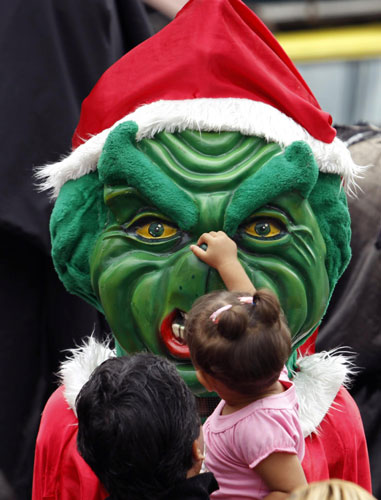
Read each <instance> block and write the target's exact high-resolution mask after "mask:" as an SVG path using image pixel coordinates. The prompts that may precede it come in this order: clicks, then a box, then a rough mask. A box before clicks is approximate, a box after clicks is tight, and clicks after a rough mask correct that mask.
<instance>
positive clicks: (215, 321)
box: [209, 304, 232, 323]
mask: <svg viewBox="0 0 381 500" xmlns="http://www.w3.org/2000/svg"><path fill="white" fill-rule="evenodd" d="M231 307H232V305H231V304H226V306H222V307H220V308H219V309H217V311H214V313H212V314H211V315H210V316H209V319H211V320H212V321H213V323H218V321H217V318H218V316H219V315H220V314H221V313H222V312H224V311H227V310H228V309H230V308H231Z"/></svg>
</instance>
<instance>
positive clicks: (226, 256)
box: [190, 231, 238, 271]
mask: <svg viewBox="0 0 381 500" xmlns="http://www.w3.org/2000/svg"><path fill="white" fill-rule="evenodd" d="M203 243H205V244H206V245H207V248H206V250H203V249H202V248H200V246H199V245H202V244H203ZM190 248H191V250H192V252H193V253H194V254H195V255H196V257H198V258H199V259H200V260H202V261H203V262H205V263H206V264H208V265H209V266H211V267H214V269H217V271H218V270H219V269H220V268H221V267H223V266H225V265H234V264H235V262H237V261H238V258H237V245H236V244H235V242H234V241H233V240H232V239H231V238H229V236H228V235H227V234H226V233H224V232H223V231H218V232H217V233H216V232H215V231H210V233H204V234H202V235H201V236H200V238H199V239H198V241H197V245H191V247H190Z"/></svg>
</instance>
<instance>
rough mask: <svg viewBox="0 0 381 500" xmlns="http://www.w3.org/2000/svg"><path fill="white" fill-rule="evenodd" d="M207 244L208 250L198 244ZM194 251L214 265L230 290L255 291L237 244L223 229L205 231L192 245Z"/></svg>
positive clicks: (197, 255) (252, 292) (200, 257)
mask: <svg viewBox="0 0 381 500" xmlns="http://www.w3.org/2000/svg"><path fill="white" fill-rule="evenodd" d="M202 244H206V245H207V248H206V250H203V249H202V248H200V247H199V246H198V245H202ZM190 248H191V250H192V252H193V253H194V254H195V255H196V257H198V258H199V259H201V260H202V261H203V262H205V263H206V264H208V265H209V266H211V267H214V269H216V270H217V271H218V273H219V275H220V276H221V278H222V281H223V282H224V283H225V286H226V288H227V289H228V290H230V291H239V292H248V293H250V294H251V295H253V294H254V293H255V287H254V285H253V284H252V282H251V281H250V279H249V277H248V276H247V274H246V271H245V270H244V268H243V267H242V265H241V263H240V261H239V260H238V256H237V245H236V244H235V242H234V241H233V240H232V239H231V238H229V236H228V235H227V234H225V233H224V232H223V231H218V232H215V231H211V232H210V233H204V234H202V235H201V236H200V238H199V239H198V242H197V245H191V247H190Z"/></svg>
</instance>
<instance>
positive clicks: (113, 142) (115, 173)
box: [98, 122, 199, 230]
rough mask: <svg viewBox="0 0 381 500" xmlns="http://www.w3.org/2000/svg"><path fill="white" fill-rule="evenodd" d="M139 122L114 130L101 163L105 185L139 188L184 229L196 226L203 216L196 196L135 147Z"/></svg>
mask: <svg viewBox="0 0 381 500" xmlns="http://www.w3.org/2000/svg"><path fill="white" fill-rule="evenodd" d="M137 129H138V128H137V125H136V124H135V123H134V122H125V123H122V124H121V125H119V126H118V127H116V128H115V129H114V130H113V131H112V132H110V134H109V136H108V138H107V141H106V143H105V145H104V148H103V151H102V154H101V157H100V159H99V163H98V171H99V178H100V180H101V181H102V182H103V183H104V184H121V183H124V184H126V185H127V186H131V187H134V188H136V189H137V190H138V191H139V192H140V193H141V194H142V195H143V197H144V198H146V199H147V200H149V202H150V203H152V204H153V205H155V206H156V207H157V208H158V209H159V210H161V211H162V212H163V214H165V215H167V216H168V217H170V218H171V219H172V220H173V221H176V223H177V224H178V226H179V227H180V228H181V229H184V230H188V229H190V228H191V227H193V226H194V225H195V224H196V223H197V221H198V217H199V212H198V208H197V206H196V205H195V203H194V202H193V200H192V198H191V197H190V196H189V195H188V194H187V193H186V192H185V191H183V190H182V189H180V188H179V187H178V186H177V185H176V184H175V183H174V182H173V180H172V179H171V178H170V177H168V176H167V175H166V174H165V173H164V172H162V171H161V170H160V168H159V167H157V166H156V165H155V164H154V163H152V162H151V160H150V159H149V158H148V157H147V156H145V155H144V153H142V152H141V151H139V150H138V149H137V148H136V146H135V136H136V132H137Z"/></svg>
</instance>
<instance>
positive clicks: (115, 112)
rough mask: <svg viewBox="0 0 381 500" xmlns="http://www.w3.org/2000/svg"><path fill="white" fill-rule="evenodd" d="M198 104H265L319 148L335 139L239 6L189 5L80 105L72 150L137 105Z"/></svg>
mask: <svg viewBox="0 0 381 500" xmlns="http://www.w3.org/2000/svg"><path fill="white" fill-rule="evenodd" d="M203 97H209V98H213V97H236V98H247V99H252V100H254V101H260V102H264V103H266V104H269V105H271V106H273V107H275V108H277V109H278V110H280V111H281V112H283V113H284V114H286V115H288V116H289V117H291V118H293V119H294V120H295V121H296V122H297V123H299V124H300V125H302V126H303V127H305V128H306V129H307V130H308V132H309V133H310V134H311V135H312V136H313V137H315V138H316V139H318V140H321V141H323V142H327V143H330V142H332V140H333V139H334V137H335V134H336V131H335V129H333V128H332V127H331V123H332V119H331V117H330V115H329V114H328V113H325V112H323V111H322V110H321V108H320V106H319V104H318V103H317V101H316V99H315V97H314V96H313V94H312V92H311V90H310V89H309V88H308V86H307V84H306V83H305V81H304V80H303V78H302V77H301V75H300V74H299V72H298V71H297V69H296V68H295V66H294V64H293V63H292V62H291V60H290V59H289V57H288V56H287V55H286V53H285V52H284V51H283V49H282V48H281V46H280V45H279V43H278V42H277V41H276V40H275V38H274V36H273V35H272V34H271V32H270V31H269V30H268V29H267V28H266V26H265V25H264V24H263V23H262V22H261V21H260V20H259V19H258V17H257V16H256V15H255V14H254V13H253V12H252V11H251V10H250V9H249V8H248V7H246V6H245V5H244V4H243V3H242V2H241V0H213V1H211V0H190V1H189V2H188V3H187V4H186V5H185V7H184V8H183V9H182V10H181V11H180V12H179V14H178V15H177V17H176V18H175V19H174V21H172V22H171V23H169V25H167V26H166V27H165V28H164V29H162V30H161V31H160V32H159V33H157V34H156V35H155V36H153V37H151V38H150V39H148V40H146V41H145V42H143V43H142V44H141V45H139V46H137V47H135V48H134V49H133V50H131V51H130V52H129V53H128V54H126V55H125V56H123V57H122V58H121V59H120V60H119V61H117V62H116V63H115V64H114V65H113V66H111V68H109V70H107V71H106V72H105V73H104V75H103V76H102V77H101V79H100V80H99V82H98V83H97V84H96V86H95V87H94V89H93V91H92V92H91V93H90V95H89V96H88V97H87V99H85V101H84V102H83V104H82V112H81V118H80V121H79V124H78V127H77V130H76V132H75V135H74V137H73V147H77V146H78V145H80V144H81V143H82V142H83V140H87V139H88V138H89V136H90V135H91V134H97V133H99V132H101V131H102V130H103V129H105V128H108V127H110V126H111V125H112V124H114V123H115V122H116V121H117V120H119V119H120V118H122V117H123V116H125V115H127V114H128V113H130V112H132V111H134V110H135V109H136V108H137V107H139V106H140V105H142V104H147V103H152V102H155V101H158V100H160V99H166V100H167V99H169V100H183V99H193V98H203ZM259 120H260V117H259Z"/></svg>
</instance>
